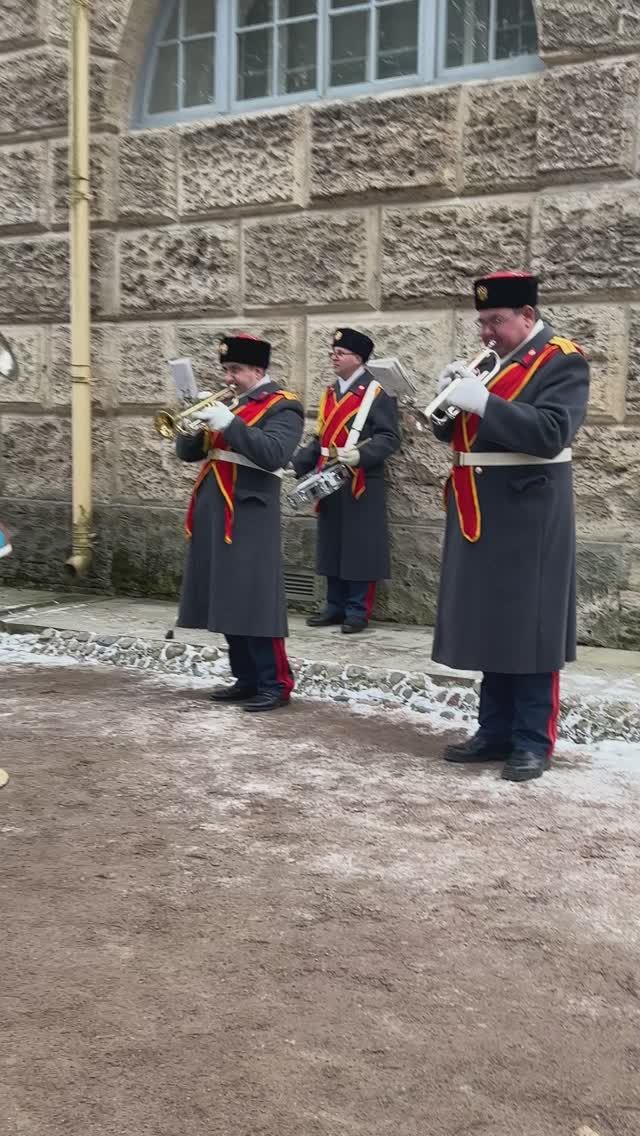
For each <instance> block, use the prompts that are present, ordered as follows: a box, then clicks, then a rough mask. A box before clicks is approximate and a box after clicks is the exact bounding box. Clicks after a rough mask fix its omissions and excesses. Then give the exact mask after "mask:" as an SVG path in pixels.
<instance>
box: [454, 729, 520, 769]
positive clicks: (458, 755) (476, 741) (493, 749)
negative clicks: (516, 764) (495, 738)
mask: <svg viewBox="0 0 640 1136" xmlns="http://www.w3.org/2000/svg"><path fill="white" fill-rule="evenodd" d="M510 753H511V742H506V741H505V742H492V741H484V739H483V738H481V737H480V735H479V734H474V736H473V737H472V738H468V739H467V741H466V742H459V743H458V744H457V745H450V746H447V748H446V749H445V751H444V759H445V761H456V762H460V763H462V762H474V761H476V762H482V761H506V760H507V758H508V757H509V754H510Z"/></svg>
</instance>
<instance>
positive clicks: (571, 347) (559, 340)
mask: <svg viewBox="0 0 640 1136" xmlns="http://www.w3.org/2000/svg"><path fill="white" fill-rule="evenodd" d="M549 343H551V344H552V346H553V347H559V348H560V350H561V351H562V354H563V355H576V354H577V355H584V351H583V350H582V348H581V347H578V344H577V343H574V342H573V340H572V339H564V338H563V336H562V335H554V337H553V339H550V340H549Z"/></svg>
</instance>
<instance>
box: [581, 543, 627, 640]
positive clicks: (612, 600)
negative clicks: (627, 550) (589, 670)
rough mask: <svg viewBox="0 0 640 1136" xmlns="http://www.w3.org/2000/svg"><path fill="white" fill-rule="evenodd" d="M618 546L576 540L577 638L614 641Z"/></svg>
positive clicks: (615, 636)
mask: <svg viewBox="0 0 640 1136" xmlns="http://www.w3.org/2000/svg"><path fill="white" fill-rule="evenodd" d="M621 574H622V546H621V545H619V544H599V543H595V542H594V543H590V542H587V541H579V542H578V547H577V561H576V577H577V580H576V583H577V590H578V597H577V598H578V642H579V643H585V644H587V643H588V644H590V645H591V646H594V647H604V646H608V647H612V646H615V645H616V641H617V634H618V609H619V605H620V586H621Z"/></svg>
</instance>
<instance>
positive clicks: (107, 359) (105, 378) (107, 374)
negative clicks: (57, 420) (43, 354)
mask: <svg viewBox="0 0 640 1136" xmlns="http://www.w3.org/2000/svg"><path fill="white" fill-rule="evenodd" d="M115 334H116V333H115V330H114V329H113V328H111V327H107V326H103V325H101V324H94V325H93V327H92V329H91V401H92V404H93V406H94V407H95V408H97V409H104V408H105V407H108V406H110V405H111V403H112V392H111V388H112V383H113V381H114V378H115V368H116V359H115V354H114V338H115ZM70 367H71V333H70V329H69V327H68V326H67V325H63V326H54V327H52V328H51V330H50V331H49V333H48V364H47V369H46V373H47V378H48V387H47V405H48V406H52V407H54V406H55V407H69V406H70V405H71V374H70Z"/></svg>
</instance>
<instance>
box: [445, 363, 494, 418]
mask: <svg viewBox="0 0 640 1136" xmlns="http://www.w3.org/2000/svg"><path fill="white" fill-rule="evenodd" d="M455 377H457V376H455ZM488 399H489V391H488V390H487V388H486V387H485V386H484V384H483V383H482V382H481V381H480V379H479V378H478V377H477V375H474V374H473V372H472V371H467V373H466V374H465V375H464V377H463V378H462V379H461V380H460V382H459V383H458V385H457V387H454V388H453V390H452V391H451V394H450V395H449V404H450V405H451V406H457V407H458V408H459V409H460V410H466V411H467V412H468V413H469V414H478V415H479V416H480V418H482V416H483V414H484V412H485V410H486V407H487V402H488Z"/></svg>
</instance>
